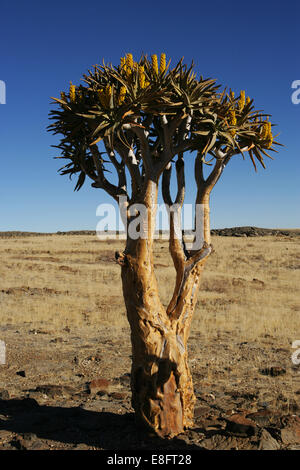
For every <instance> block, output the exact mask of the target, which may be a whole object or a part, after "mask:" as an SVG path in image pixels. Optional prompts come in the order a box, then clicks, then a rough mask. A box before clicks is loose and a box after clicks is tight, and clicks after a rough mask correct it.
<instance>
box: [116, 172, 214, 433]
mask: <svg viewBox="0 0 300 470" xmlns="http://www.w3.org/2000/svg"><path fill="white" fill-rule="evenodd" d="M142 197H143V201H144V203H146V206H147V208H148V209H149V211H148V227H147V230H148V236H147V238H146V239H140V238H139V239H137V240H132V239H130V237H128V239H127V245H126V249H125V251H124V253H123V254H117V255H116V258H117V261H118V262H119V264H120V265H121V266H122V284H123V295H124V299H125V304H126V310H127V317H128V321H129V324H130V327H131V341H132V371H131V388H132V405H133V408H134V410H135V413H136V418H137V421H138V422H139V423H141V424H143V426H146V428H148V430H151V431H152V432H155V433H156V434H157V435H159V436H161V437H173V436H176V435H177V434H179V433H181V432H183V431H184V429H185V428H188V427H191V426H192V425H193V414H194V403H195V395H194V391H193V383H192V376H191V372H190V370H189V366H188V353H187V341H188V337H189V332H190V324H191V320H192V315H193V312H194V308H195V305H196V296H197V291H198V287H199V278H200V274H201V272H202V269H203V266H204V263H205V261H206V258H207V256H208V255H209V253H210V249H209V247H207V246H206V245H205V246H204V247H203V249H202V250H200V251H199V253H198V254H197V256H195V255H193V256H191V257H190V258H189V259H186V257H185V255H182V253H184V252H181V250H182V247H181V242H180V241H179V240H177V239H176V237H175V234H174V224H173V223H172V222H171V227H173V229H172V230H171V234H172V235H171V238H170V250H171V253H172V256H173V260H174V264H175V266H176V270H177V281H176V286H175V291H174V295H173V299H172V301H173V303H172V301H171V303H170V305H169V307H168V309H166V308H165V307H164V306H163V305H162V303H161V301H160V298H159V294H158V286H157V280H156V277H155V273H154V266H153V231H154V228H155V215H156V207H155V206H156V200H157V185H156V183H154V182H153V181H151V182H149V184H148V186H147V188H146V190H145V194H144V195H142ZM172 220H174V219H173V216H171V221H172ZM171 305H172V308H171Z"/></svg>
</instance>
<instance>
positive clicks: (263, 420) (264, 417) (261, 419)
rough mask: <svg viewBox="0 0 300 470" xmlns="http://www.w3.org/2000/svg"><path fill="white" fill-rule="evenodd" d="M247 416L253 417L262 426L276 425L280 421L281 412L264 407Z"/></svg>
mask: <svg viewBox="0 0 300 470" xmlns="http://www.w3.org/2000/svg"><path fill="white" fill-rule="evenodd" d="M246 418H249V419H251V420H252V421H254V422H255V423H256V424H258V425H259V426H261V427H265V426H270V425H274V424H275V423H276V422H278V421H279V414H276V413H273V412H272V411H270V410H267V409H263V410H258V411H256V412H254V413H250V414H248V415H247V416H246Z"/></svg>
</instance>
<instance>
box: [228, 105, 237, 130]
mask: <svg viewBox="0 0 300 470" xmlns="http://www.w3.org/2000/svg"><path fill="white" fill-rule="evenodd" d="M229 124H230V125H231V126H236V114H235V111H234V109H230V111H229Z"/></svg>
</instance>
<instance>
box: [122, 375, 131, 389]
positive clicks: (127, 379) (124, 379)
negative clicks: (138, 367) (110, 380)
mask: <svg viewBox="0 0 300 470" xmlns="http://www.w3.org/2000/svg"><path fill="white" fill-rule="evenodd" d="M120 384H121V385H124V386H125V385H130V374H129V373H127V374H123V375H121V377H120Z"/></svg>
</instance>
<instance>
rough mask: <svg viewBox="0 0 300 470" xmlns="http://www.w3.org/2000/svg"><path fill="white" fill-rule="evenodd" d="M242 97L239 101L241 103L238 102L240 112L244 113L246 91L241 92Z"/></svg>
mask: <svg viewBox="0 0 300 470" xmlns="http://www.w3.org/2000/svg"><path fill="white" fill-rule="evenodd" d="M240 95H241V96H240V99H239V102H238V106H239V110H240V111H243V109H244V106H245V91H244V90H241V93H240Z"/></svg>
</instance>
